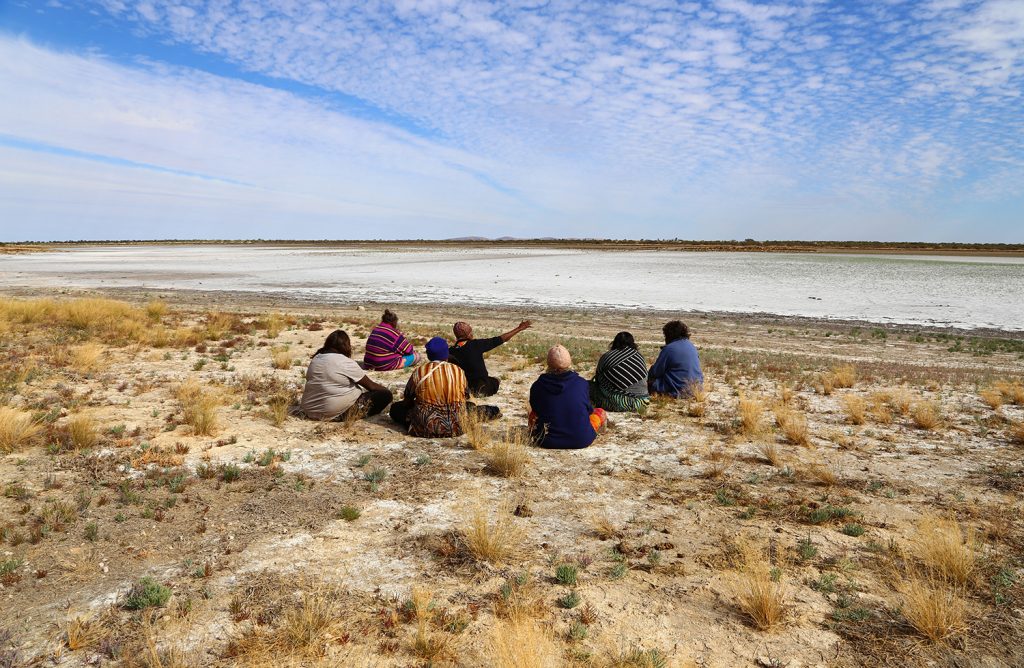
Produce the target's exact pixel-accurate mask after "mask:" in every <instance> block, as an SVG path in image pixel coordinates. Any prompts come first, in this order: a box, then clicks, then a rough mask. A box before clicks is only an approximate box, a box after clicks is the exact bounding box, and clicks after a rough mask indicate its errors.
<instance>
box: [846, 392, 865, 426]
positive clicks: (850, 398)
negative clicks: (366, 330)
mask: <svg viewBox="0 0 1024 668" xmlns="http://www.w3.org/2000/svg"><path fill="white" fill-rule="evenodd" d="M843 410H844V411H846V421H847V422H849V423H850V424H864V421H865V419H866V417H865V415H866V413H867V403H866V402H865V401H864V399H863V398H861V397H859V396H857V395H856V394H847V395H846V396H845V397H843Z"/></svg>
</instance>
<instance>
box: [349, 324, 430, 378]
mask: <svg viewBox="0 0 1024 668" xmlns="http://www.w3.org/2000/svg"><path fill="white" fill-rule="evenodd" d="M420 359H421V356H420V354H419V353H418V352H416V351H415V350H414V349H413V347H412V342H410V341H409V339H407V338H405V335H403V334H402V332H401V331H400V330H399V329H398V316H397V315H396V314H395V313H394V312H393V311H392V310H391V309H385V310H384V315H383V316H382V317H381V322H380V324H379V325H377V326H376V327H374V328H373V331H371V332H370V336H369V338H367V339H366V353H365V354H364V355H363V367H364V368H366V369H371V370H373V371H393V370H394V369H401V368H404V367H408V366H415V365H416V364H419V362H420Z"/></svg>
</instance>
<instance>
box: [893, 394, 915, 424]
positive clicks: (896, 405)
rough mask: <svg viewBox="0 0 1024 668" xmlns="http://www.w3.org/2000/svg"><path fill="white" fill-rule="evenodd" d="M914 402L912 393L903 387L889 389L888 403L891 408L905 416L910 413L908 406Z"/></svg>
mask: <svg viewBox="0 0 1024 668" xmlns="http://www.w3.org/2000/svg"><path fill="white" fill-rule="evenodd" d="M913 404H914V395H913V394H911V393H910V390H908V389H907V388H905V387H900V388H896V389H894V390H890V391H889V405H890V406H892V409H893V410H894V411H896V412H897V413H899V414H900V415H902V416H903V417H906V416H908V415H910V407H911V406H912V405H913Z"/></svg>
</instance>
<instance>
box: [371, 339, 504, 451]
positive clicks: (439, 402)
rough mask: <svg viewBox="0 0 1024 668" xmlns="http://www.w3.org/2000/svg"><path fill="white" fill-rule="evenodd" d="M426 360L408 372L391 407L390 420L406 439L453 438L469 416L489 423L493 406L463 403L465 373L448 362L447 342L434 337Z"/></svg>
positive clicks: (429, 345)
mask: <svg viewBox="0 0 1024 668" xmlns="http://www.w3.org/2000/svg"><path fill="white" fill-rule="evenodd" d="M426 349H427V359H428V360H430V361H429V362H427V363H426V364H424V365H423V366H421V367H419V368H418V369H416V370H415V371H413V372H412V375H411V376H410V377H409V382H408V383H407V384H406V386H405V395H404V396H403V397H402V400H401V401H398V402H395V403H394V404H392V406H391V411H390V415H391V419H392V420H394V421H395V422H397V423H398V424H400V425H403V426H405V427H406V428H408V430H409V435H410V436H421V437H425V438H453V437H455V436H461V435H462V434H463V432H464V431H465V429H464V424H463V418H464V417H465V415H466V413H467V412H472V413H473V414H474V417H475V418H476V419H478V420H493V419H494V418H496V417H498V415H499V414H500V413H501V411H500V410H499V409H498V407H497V406H475V405H473V404H472V403H469V402H467V401H466V397H467V396H468V390H469V388H468V384H467V383H466V373H465V372H464V371H463V370H462V369H460V368H459V367H457V366H455V365H454V364H451V363H449V362H448V342H447V341H445V340H444V339H442V338H441V337H439V336H435V337H434V338H432V339H431V340H430V341H428V342H427V346H426Z"/></svg>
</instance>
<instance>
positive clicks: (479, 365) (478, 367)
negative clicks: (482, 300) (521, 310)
mask: <svg viewBox="0 0 1024 668" xmlns="http://www.w3.org/2000/svg"><path fill="white" fill-rule="evenodd" d="M530 326H531V323H530V321H529V320H524V321H522V322H521V323H519V326H518V327H516V328H515V329H512V330H509V331H507V332H505V333H504V334H500V335H498V336H492V337H490V338H488V339H477V338H475V337H474V336H473V328H472V326H470V324H469V323H468V322H463V321H461V320H460V321H459V322H457V323H455V326H454V327H452V331H453V332H454V333H455V344H454V345H453V346H452V347H451V348H450V349H449V353H450V355H451V361H452V363H453V364H457V365H459V367H461V368H462V370H463V371H465V372H466V382H468V383H469V391H470V392H471V393H473V394H475V395H476V396H480V397H489V396H491V395H493V394H495V393H497V391H498V387H499V386H500V385H501V382H500V381H499V380H498V379H497V378H494V377H492V376H490V375H489V374H488V373H487V362H486V361H484V353H488V352H490V351H492V350H494V349H495V348H497V347H498V346H500V345H502V344H503V343H505V342H506V341H508V340H509V339H511V338H512V337H513V336H515V335H516V334H518V333H519V332H522V331H523V330H526V329H529V328H530Z"/></svg>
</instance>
